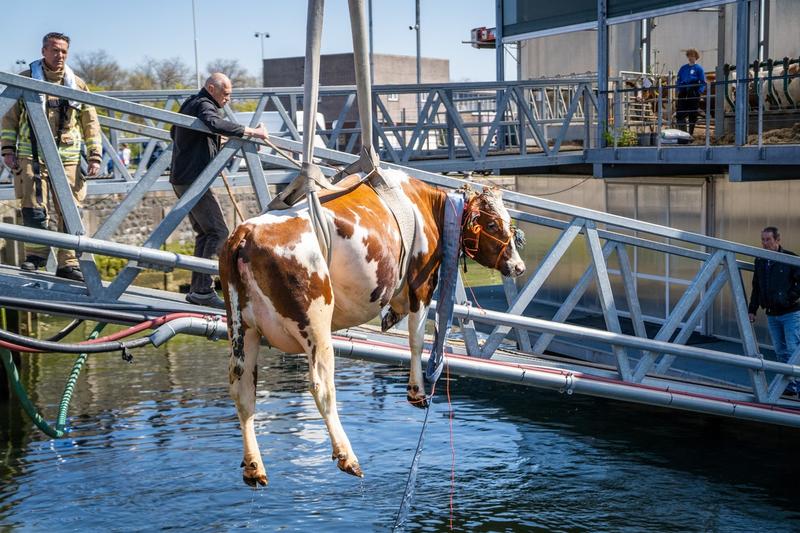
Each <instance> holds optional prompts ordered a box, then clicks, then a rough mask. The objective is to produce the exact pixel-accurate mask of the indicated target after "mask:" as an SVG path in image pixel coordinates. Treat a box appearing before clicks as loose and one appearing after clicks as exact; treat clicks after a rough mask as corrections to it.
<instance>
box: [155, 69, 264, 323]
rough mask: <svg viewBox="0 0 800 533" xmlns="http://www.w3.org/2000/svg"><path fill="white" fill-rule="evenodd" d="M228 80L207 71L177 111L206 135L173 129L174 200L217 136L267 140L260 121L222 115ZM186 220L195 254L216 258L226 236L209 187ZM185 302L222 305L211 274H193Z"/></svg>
mask: <svg viewBox="0 0 800 533" xmlns="http://www.w3.org/2000/svg"><path fill="white" fill-rule="evenodd" d="M231 90H232V87H231V80H229V79H228V77H227V76H225V75H224V74H222V73H219V72H217V73H214V74H212V75H211V76H210V77H209V78H208V79H207V80H206V83H205V86H204V87H203V88H202V89H201V90H200V92H199V93H197V94H196V95H194V96H192V97H190V98H189V99H187V100H186V101H185V102H184V103H183V105H182V106H181V109H180V112H181V113H183V114H185V115H191V116H193V117H197V118H199V119H200V120H201V121H202V122H203V124H205V125H206V127H207V128H208V129H209V130H211V133H203V132H200V131H196V130H190V129H187V128H181V127H179V126H175V127H173V128H172V140H173V148H172V172H171V175H170V179H169V181H170V183H171V184H172V188H173V189H174V190H175V194H177V195H178V198H180V197H181V196H183V195H184V194H185V193H186V191H187V190H188V189H189V187H191V185H192V183H194V180H195V179H197V177H198V176H199V175H200V173H201V172H203V170H204V169H205V168H206V166H207V165H208V164H209V163H210V162H211V160H212V159H214V157H215V156H216V155H217V153H218V152H219V149H220V144H221V142H220V136H221V135H225V136H226V137H256V138H259V139H267V137H268V135H267V131H266V130H265V129H264V126H263V125H261V124H259V125H258V127H257V128H249V127H245V126H243V125H241V124H238V123H236V122H231V121H229V120H225V119H224V118H223V115H222V112H221V109H222V108H223V107H224V106H225V104H227V103H228V102H229V101H230V99H231ZM189 220H190V221H191V223H192V228H193V229H194V231H195V233H197V237H196V239H195V245H194V255H195V257H202V258H205V259H215V258H216V257H217V254H218V253H219V248H220V246H222V243H223V242H225V239H227V237H228V226H227V224H226V223H225V216H224V215H223V213H222V208H221V207H220V205H219V202H218V201H217V198H216V197H215V196H214V193H213V192H212V191H211V189H208V190H207V191H206V193H205V194H204V195H203V196H202V197H201V198H200V201H198V202H197V204H196V205H195V206H194V208H192V210H191V211H190V212H189ZM186 301H187V302H189V303H193V304H196V305H207V306H211V307H218V308H224V307H225V304H224V302H223V301H222V299H221V298H220V297H219V296H217V293H216V292H214V285H213V281H212V279H211V276H210V275H208V274H201V273H198V272H193V273H192V285H191V288H190V290H189V294H187V295H186Z"/></svg>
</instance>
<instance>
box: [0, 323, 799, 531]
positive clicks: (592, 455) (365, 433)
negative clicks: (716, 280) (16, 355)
mask: <svg viewBox="0 0 800 533" xmlns="http://www.w3.org/2000/svg"><path fill="white" fill-rule="evenodd" d="M260 363H261V364H260V368H259V391H260V392H259V397H258V419H257V428H258V440H259V445H260V446H261V449H262V452H263V453H264V459H265V464H266V468H267V472H268V474H269V477H270V485H269V487H268V488H267V489H266V490H263V489H262V490H255V491H254V490H252V489H249V488H247V487H245V486H244V484H243V483H242V481H241V474H240V469H239V466H238V465H239V462H240V460H241V437H240V433H239V429H238V422H237V419H236V414H235V411H234V409H233V406H232V402H231V401H230V400H229V398H228V395H227V377H226V372H227V350H226V348H225V345H224V344H223V343H216V344H213V343H209V342H207V341H205V340H203V339H196V338H181V339H180V340H179V341H173V342H170V343H169V344H168V345H167V347H166V348H162V349H160V350H144V349H143V350H138V351H137V352H136V353H135V361H134V363H133V364H131V365H129V364H127V363H124V362H123V361H121V360H120V359H119V357H118V356H114V355H102V356H92V357H90V359H89V361H88V363H87V367H86V369H85V371H84V373H83V374H82V376H81V378H80V380H79V384H78V387H77V391H76V395H75V398H74V403H73V406H72V409H71V411H70V412H71V413H74V415H73V416H72V417H71V418H70V423H71V426H72V433H71V434H70V436H69V437H68V438H65V439H61V440H59V441H50V440H46V439H45V438H43V436H42V435H40V434H38V433H35V432H33V431H32V430H31V425H30V423H29V422H28V421H27V420H22V419H20V417H19V414H18V412H16V411H15V410H14V409H8V408H7V406H5V405H3V406H2V411H0V413H2V420H0V431H2V446H3V448H2V449H0V453H2V457H3V459H4V460H3V463H2V465H0V479H2V489H0V527H8V528H20V529H22V530H40V529H45V528H52V527H53V526H54V525H55V526H56V527H57V528H58V529H59V530H62V529H64V530H74V529H80V530H82V531H85V530H89V531H112V530H113V531H132V530H153V529H164V528H181V529H191V530H197V531H217V530H229V529H238V528H261V529H267V530H275V529H281V530H284V531H309V530H311V529H314V528H317V529H320V530H323V531H340V530H341V531H344V530H348V531H352V530H353V528H359V529H364V530H387V529H389V528H390V527H391V524H392V523H393V519H394V514H395V512H396V511H397V508H398V506H399V503H400V497H401V494H402V490H403V485H404V483H405V479H406V476H407V473H408V467H409V464H410V461H411V457H412V454H413V450H414V448H415V446H416V441H417V437H418V431H419V427H420V424H421V420H422V417H423V412H422V411H419V410H417V409H413V408H411V407H409V406H408V405H407V403H406V401H405V384H406V371H405V370H402V369H397V368H392V367H386V366H381V365H370V364H364V363H359V362H353V361H348V360H345V359H339V360H337V366H338V372H337V378H336V382H337V390H338V399H339V404H340V414H341V417H342V421H343V424H344V426H345V429H346V430H347V431H348V435H349V436H350V439H351V441H352V443H353V446H354V448H355V450H356V453H357V454H358V456H359V459H360V462H361V464H362V466H363V467H364V469H365V474H366V478H365V479H364V480H363V481H361V480H358V479H356V478H353V477H350V476H347V475H344V474H342V473H341V472H339V471H338V470H337V469H336V467H335V464H334V463H332V462H331V461H330V460H329V457H330V444H329V441H328V438H327V432H326V431H325V427H324V424H323V423H322V421H321V420H320V418H319V415H318V413H317V411H316V407H315V406H314V402H313V400H312V398H311V396H310V394H308V392H307V382H306V379H307V377H306V373H307V367H306V363H305V360H304V358H300V357H297V356H281V355H276V354H272V355H268V356H262V358H261V360H260ZM71 364H72V358H71V357H68V356H41V357H36V358H32V359H31V362H30V364H29V367H28V368H25V369H24V370H23V372H24V374H23V375H25V376H26V379H27V380H28V386H29V387H30V389H31V390H32V391H33V397H34V401H36V403H37V405H39V406H41V407H43V409H44V411H45V414H46V416H47V417H48V418H49V419H52V418H53V417H54V416H55V413H56V409H57V402H58V400H59V398H60V394H61V389H62V388H63V383H64V379H65V377H66V375H67V374H68V372H69V369H70V367H71ZM450 385H451V386H450V393H451V401H452V405H453V409H454V419H453V436H452V443H453V446H454V449H455V455H456V464H455V471H456V473H455V484H454V496H453V498H454V505H455V509H454V516H453V519H454V526H455V528H456V530H461V531H530V530H537V529H538V530H547V531H567V530H569V531H576V530H590V531H620V530H631V531H643V530H659V531H662V530H680V531H684V530H712V531H714V530H719V531H733V530H736V531H743V530H747V531H753V530H758V529H762V530H767V531H779V530H791V529H797V528H800V516H798V507H799V505H798V503H797V501H796V497H795V496H794V490H795V486H796V483H795V482H794V480H796V479H798V474H800V472H799V471H798V466H797V461H796V453H795V452H794V447H795V445H794V440H795V438H796V437H797V432H796V431H793V430H786V429H780V428H765V427H764V426H757V425H748V424H741V423H735V422H730V421H720V420H719V419H712V418H707V417H701V416H695V415H678V414H676V413H674V412H666V411H659V410H653V409H649V408H644V407H637V406H634V405H630V404H620V403H615V402H612V401H607V400H599V399H591V398H581V397H577V396H574V397H567V396H562V395H559V394H557V393H551V392H543V391H536V390H533V389H527V388H525V389H522V388H515V387H512V386H509V385H505V384H496V383H494V384H493V383H483V382H479V381H476V380H470V379H453V380H452V381H451V383H450ZM439 392H440V396H439V403H438V404H437V406H436V411H435V412H434V413H432V414H431V418H432V419H431V422H430V426H429V433H428V434H427V435H426V446H425V451H424V453H423V455H422V465H421V469H420V473H419V478H418V488H417V497H416V502H415V504H414V506H413V508H412V510H411V513H410V515H409V522H408V529H409V530H420V531H443V530H447V529H448V522H449V519H450V510H449V506H450V492H451V448H450V446H451V438H450V429H449V425H450V424H449V413H448V411H447V403H446V398H445V387H444V386H441V387H440V391H439ZM54 511H56V513H55V516H56V517H57V520H58V521H57V522H55V523H54V522H53V520H54Z"/></svg>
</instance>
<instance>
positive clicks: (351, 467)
mask: <svg viewBox="0 0 800 533" xmlns="http://www.w3.org/2000/svg"><path fill="white" fill-rule="evenodd" d="M336 466H338V467H339V470H341V471H342V472H346V473H348V474H350V475H351V476H356V477H364V472H362V471H361V467H360V466H359V464H358V461H349V462H348V461H347V459H339V461H338V462H337V463H336Z"/></svg>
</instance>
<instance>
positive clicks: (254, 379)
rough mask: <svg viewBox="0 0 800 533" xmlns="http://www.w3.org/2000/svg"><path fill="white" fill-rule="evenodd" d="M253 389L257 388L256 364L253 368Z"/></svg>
mask: <svg viewBox="0 0 800 533" xmlns="http://www.w3.org/2000/svg"><path fill="white" fill-rule="evenodd" d="M253 388H254V389H257V388H258V365H257V364H256V365H255V366H254V367H253Z"/></svg>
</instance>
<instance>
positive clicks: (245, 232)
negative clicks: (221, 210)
mask: <svg viewBox="0 0 800 533" xmlns="http://www.w3.org/2000/svg"><path fill="white" fill-rule="evenodd" d="M249 236H250V228H249V227H248V226H246V225H242V226H239V227H238V228H236V230H235V231H234V233H233V235H231V236H230V237H229V238H228V241H227V242H226V243H225V246H224V247H223V248H222V251H221V253H220V256H219V277H220V281H221V282H222V292H223V294H224V296H225V312H226V314H227V317H228V339H230V343H231V361H230V365H229V370H230V379H231V383H233V380H234V379H236V378H240V377H241V376H242V373H243V372H244V357H245V355H244V333H245V329H246V327H247V326H246V324H245V322H244V319H243V317H242V308H241V304H242V297H244V296H246V291H247V286H246V284H245V281H244V279H243V278H242V274H241V272H240V270H239V259H240V258H241V257H242V256H243V255H244V249H245V246H247V238H248V237H249Z"/></svg>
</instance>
